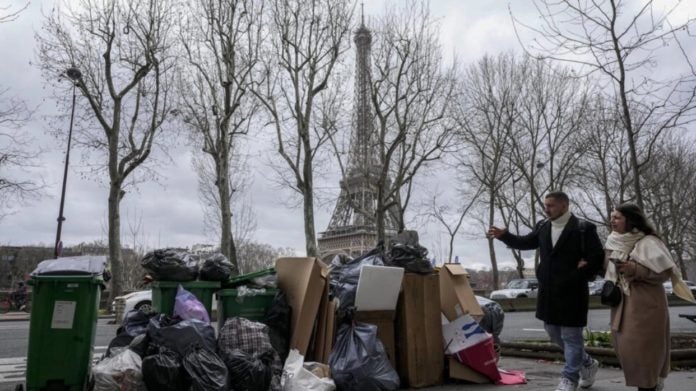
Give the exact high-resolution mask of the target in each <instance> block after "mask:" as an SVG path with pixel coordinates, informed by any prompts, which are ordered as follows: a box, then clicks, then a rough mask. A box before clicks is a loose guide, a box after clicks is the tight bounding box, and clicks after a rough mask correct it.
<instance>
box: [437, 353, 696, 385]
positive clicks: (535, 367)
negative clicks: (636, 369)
mask: <svg viewBox="0 0 696 391" xmlns="http://www.w3.org/2000/svg"><path fill="white" fill-rule="evenodd" d="M498 365H499V367H500V368H504V369H507V370H520V371H524V372H525V375H526V377H527V384H522V385H514V386H497V385H494V384H467V383H463V382H462V383H457V384H447V385H443V386H439V387H429V388H427V389H428V390H438V391H454V390H472V391H492V390H497V391H505V390H515V391H516V390H520V391H552V390H554V389H555V387H556V385H557V384H558V381H559V376H560V373H561V369H562V368H563V364H562V363H561V362H550V361H542V360H536V359H529V358H519V357H507V356H503V357H502V358H501V359H500V363H499V364H498ZM589 390H592V391H628V390H633V391H635V390H636V389H635V388H631V387H626V386H625V381H624V377H623V372H621V369H619V368H613V367H603V368H600V369H599V372H598V373H597V381H596V382H595V385H594V386H593V387H592V388H590V389H589ZM694 390H696V371H694V370H692V371H674V372H672V373H670V375H669V376H668V377H667V381H666V382H665V388H664V391H694Z"/></svg>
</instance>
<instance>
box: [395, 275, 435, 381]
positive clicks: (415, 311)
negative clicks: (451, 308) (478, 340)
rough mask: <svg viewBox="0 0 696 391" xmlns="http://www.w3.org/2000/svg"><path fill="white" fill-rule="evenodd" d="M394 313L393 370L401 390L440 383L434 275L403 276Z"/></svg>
mask: <svg viewBox="0 0 696 391" xmlns="http://www.w3.org/2000/svg"><path fill="white" fill-rule="evenodd" d="M402 288H403V289H402V290H401V293H400V294H399V304H398V305H397V310H396V325H395V331H396V354H397V358H398V360H397V366H398V368H397V371H398V372H399V376H400V377H401V386H402V387H411V388H420V387H428V386H432V385H437V384H441V383H442V381H443V377H444V369H445V368H444V367H445V360H444V349H443V346H442V322H441V318H440V316H441V315H440V305H439V303H440V279H439V277H438V275H437V273H433V274H428V275H420V274H415V273H406V274H405V275H404V280H403V286H402Z"/></svg>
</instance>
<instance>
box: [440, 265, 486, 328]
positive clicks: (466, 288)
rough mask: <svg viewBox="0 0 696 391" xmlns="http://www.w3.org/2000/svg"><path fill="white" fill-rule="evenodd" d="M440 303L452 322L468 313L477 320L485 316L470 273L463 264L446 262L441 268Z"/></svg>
mask: <svg viewBox="0 0 696 391" xmlns="http://www.w3.org/2000/svg"><path fill="white" fill-rule="evenodd" d="M440 305H441V309H442V312H443V313H444V314H445V317H447V320H449V321H450V322H451V321H453V320H455V319H457V318H458V317H460V316H461V315H464V314H467V313H468V314H469V315H471V316H472V317H473V318H474V319H476V321H477V322H480V321H481V319H482V318H483V310H482V309H481V306H480V305H479V304H478V302H477V301H476V296H474V291H473V290H472V289H471V285H469V273H467V272H466V270H464V268H463V267H462V265H460V264H456V263H446V264H444V265H443V266H442V268H441V269H440Z"/></svg>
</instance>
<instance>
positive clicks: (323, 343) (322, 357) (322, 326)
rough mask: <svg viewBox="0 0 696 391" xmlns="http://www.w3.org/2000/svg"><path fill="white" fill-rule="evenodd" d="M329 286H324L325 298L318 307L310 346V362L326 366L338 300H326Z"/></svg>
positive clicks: (334, 327) (331, 347) (334, 328)
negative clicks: (312, 351) (315, 330)
mask: <svg viewBox="0 0 696 391" xmlns="http://www.w3.org/2000/svg"><path fill="white" fill-rule="evenodd" d="M328 289H329V285H328V284H326V290H327V292H326V297H324V298H322V302H321V304H320V305H319V315H318V320H319V323H318V324H317V332H316V334H315V339H314V341H313V344H312V346H313V347H314V354H313V355H312V360H314V361H316V362H319V363H324V364H328V363H329V356H330V355H331V350H332V349H333V342H334V338H335V335H336V309H337V308H338V299H333V300H331V301H329V300H328Z"/></svg>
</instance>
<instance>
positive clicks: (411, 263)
mask: <svg viewBox="0 0 696 391" xmlns="http://www.w3.org/2000/svg"><path fill="white" fill-rule="evenodd" d="M388 263H389V265H391V266H398V267H403V268H404V269H405V271H407V272H411V273H419V274H430V273H432V272H433V265H432V264H431V263H430V261H429V260H428V249H427V248H425V247H423V246H421V245H418V244H415V245H408V244H402V243H395V244H393V245H392V246H391V247H390V249H389V262H388Z"/></svg>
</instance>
